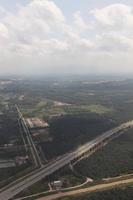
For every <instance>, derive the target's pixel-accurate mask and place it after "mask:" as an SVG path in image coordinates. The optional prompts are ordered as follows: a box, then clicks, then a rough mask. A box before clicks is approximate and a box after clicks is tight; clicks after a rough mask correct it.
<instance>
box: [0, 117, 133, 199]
mask: <svg viewBox="0 0 133 200" xmlns="http://www.w3.org/2000/svg"><path fill="white" fill-rule="evenodd" d="M130 127H133V121H129V122H127V123H123V124H121V125H120V126H118V127H116V128H113V129H111V130H109V131H107V132H105V133H104V134H102V135H100V136H98V137H97V138H95V139H93V140H92V141H89V142H87V143H86V144H84V145H82V146H81V147H79V148H77V149H76V150H74V151H73V152H70V153H67V154H65V155H63V156H61V157H60V158H58V159H56V160H54V161H52V162H49V163H48V164H46V165H45V166H41V168H40V169H37V170H35V171H34V172H33V173H31V174H30V175H27V176H25V177H23V178H21V179H19V180H17V181H14V182H13V183H11V184H9V185H8V186H6V187H5V188H4V189H2V190H1V192H0V200H8V199H10V198H12V197H14V196H15V195H17V194H19V193H20V192H21V191H23V190H25V189H26V188H28V187H30V186H31V185H33V184H35V183H36V182H38V181H40V180H41V179H43V178H46V177H48V176H50V175H51V174H53V173H55V172H56V171H58V170H60V169H61V168H63V167H64V166H66V165H68V164H70V163H71V162H75V161H76V160H77V159H80V158H81V157H82V156H84V155H85V154H87V153H88V152H89V153H91V152H94V151H96V150H97V149H98V148H99V147H101V146H102V145H104V144H105V143H108V142H109V141H110V140H112V139H114V138H115V137H117V136H119V135H120V134H122V133H123V132H124V131H125V130H126V129H128V128H130Z"/></svg>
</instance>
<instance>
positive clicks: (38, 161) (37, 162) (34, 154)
mask: <svg viewBox="0 0 133 200" xmlns="http://www.w3.org/2000/svg"><path fill="white" fill-rule="evenodd" d="M15 107H16V110H17V112H18V116H19V123H21V125H22V127H23V131H24V132H25V134H26V139H27V142H28V145H29V148H30V151H31V154H32V157H33V160H34V163H35V167H40V166H41V165H42V163H41V159H40V157H39V155H38V151H37V149H36V146H35V144H34V142H33V139H32V136H31V133H30V131H29V129H28V127H27V124H26V122H25V119H24V117H23V115H22V113H21V112H20V110H19V108H18V106H17V105H15Z"/></svg>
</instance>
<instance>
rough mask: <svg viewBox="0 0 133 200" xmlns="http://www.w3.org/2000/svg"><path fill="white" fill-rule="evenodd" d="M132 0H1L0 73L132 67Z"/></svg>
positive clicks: (125, 69) (108, 70)
mask: <svg viewBox="0 0 133 200" xmlns="http://www.w3.org/2000/svg"><path fill="white" fill-rule="evenodd" d="M132 52H133V1H132V0H100V1H99V0H12V1H11V0H0V74H6V73H8V74H28V75H30V74H50V73H52V74H63V73H65V74H70V73H72V74H92V73H93V74H94V73H97V74H103V73H133V55H132Z"/></svg>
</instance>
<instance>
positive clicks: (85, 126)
mask: <svg viewBox="0 0 133 200" xmlns="http://www.w3.org/2000/svg"><path fill="white" fill-rule="evenodd" d="M116 125H117V123H116V122H115V121H113V120H110V119H108V118H105V117H104V116H101V115H97V114H94V113H93V114H88V115H81V114H80V115H72V116H65V117H62V118H60V119H56V120H54V121H52V122H51V123H50V135H51V137H52V138H53V139H52V141H49V142H46V143H41V146H42V149H43V151H44V152H45V155H46V156H47V158H48V159H49V158H53V157H55V156H58V155H60V154H64V153H66V152H68V151H70V150H71V149H73V148H75V147H77V146H79V145H82V144H84V143H85V142H87V141H89V140H91V139H92V138H94V137H96V136H98V135H100V134H101V133H103V132H104V131H106V130H108V129H111V128H112V127H114V126H116Z"/></svg>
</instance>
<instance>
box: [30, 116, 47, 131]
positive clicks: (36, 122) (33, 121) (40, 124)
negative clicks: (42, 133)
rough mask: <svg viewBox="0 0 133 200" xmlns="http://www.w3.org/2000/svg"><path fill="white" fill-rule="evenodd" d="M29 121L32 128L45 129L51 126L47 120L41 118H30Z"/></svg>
mask: <svg viewBox="0 0 133 200" xmlns="http://www.w3.org/2000/svg"><path fill="white" fill-rule="evenodd" d="M27 123H28V126H29V128H30V129H31V130H39V129H45V128H47V127H48V126H49V125H48V123H47V122H45V121H43V120H41V119H39V118H28V119H27Z"/></svg>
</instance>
